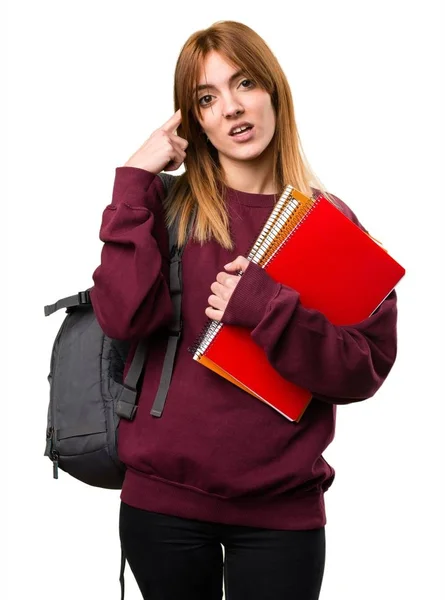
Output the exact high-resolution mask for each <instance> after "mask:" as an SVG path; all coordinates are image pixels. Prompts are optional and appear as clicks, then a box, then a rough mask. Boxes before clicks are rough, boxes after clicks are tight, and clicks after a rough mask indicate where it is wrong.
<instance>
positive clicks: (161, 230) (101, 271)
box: [90, 167, 173, 340]
mask: <svg viewBox="0 0 445 600" xmlns="http://www.w3.org/2000/svg"><path fill="white" fill-rule="evenodd" d="M163 196H164V188H163V185H162V181H161V180H160V179H159V177H156V175H154V174H152V173H149V172H148V171H145V170H144V169H139V168H136V167H118V168H117V169H116V175H115V181H114V188H113V197H112V202H111V204H109V205H108V206H107V207H106V208H105V210H104V212H103V216H102V224H101V228H100V233H99V237H100V240H101V241H102V242H104V245H103V247H102V251H101V261H100V265H99V266H98V267H97V268H96V270H95V271H94V273H93V282H94V286H93V287H92V289H91V290H90V296H91V302H92V305H93V308H94V312H95V315H96V318H97V320H98V322H99V325H100V326H101V328H102V330H103V331H104V333H105V334H106V335H108V336H109V337H112V338H115V339H122V340H123V339H129V340H131V339H133V340H134V339H140V338H143V337H145V336H148V335H149V334H150V333H152V332H153V331H154V330H156V329H157V328H159V327H162V326H165V325H167V324H168V323H169V322H170V320H171V318H172V315H173V308H172V303H171V300H170V292H169V286H168V264H169V257H168V232H167V228H166V226H165V224H164V218H163V208H162V199H163Z"/></svg>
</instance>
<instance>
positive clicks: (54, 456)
mask: <svg viewBox="0 0 445 600" xmlns="http://www.w3.org/2000/svg"><path fill="white" fill-rule="evenodd" d="M54 436H55V431H54V427H53V426H51V427H48V430H47V432H46V446H45V456H49V457H50V458H51V460H52V461H53V479H59V453H58V452H57V451H56V450H53V447H54Z"/></svg>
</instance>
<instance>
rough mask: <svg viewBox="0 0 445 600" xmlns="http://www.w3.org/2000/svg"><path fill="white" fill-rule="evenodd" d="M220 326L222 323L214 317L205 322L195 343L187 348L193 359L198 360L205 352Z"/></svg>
mask: <svg viewBox="0 0 445 600" xmlns="http://www.w3.org/2000/svg"><path fill="white" fill-rule="evenodd" d="M222 326H223V323H221V322H220V321H215V320H214V319H212V320H210V321H208V322H207V323H206V325H205V326H204V327H203V329H202V331H201V333H200V335H199V336H198V338H197V340H196V342H195V344H193V346H191V347H190V348H189V351H190V352H192V353H193V358H194V359H195V360H199V359H200V358H201V357H202V355H203V354H205V353H206V352H207V350H208V348H209V346H210V344H211V342H212V341H213V340H214V339H215V336H216V334H217V333H218V332H219V331H220V329H221V328H222Z"/></svg>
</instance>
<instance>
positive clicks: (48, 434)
mask: <svg viewBox="0 0 445 600" xmlns="http://www.w3.org/2000/svg"><path fill="white" fill-rule="evenodd" d="M52 436H53V428H52V427H50V428H49V429H48V430H47V432H46V446H45V454H44V455H43V456H51V448H52V445H53V443H52Z"/></svg>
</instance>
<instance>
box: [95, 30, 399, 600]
mask: <svg viewBox="0 0 445 600" xmlns="http://www.w3.org/2000/svg"><path fill="white" fill-rule="evenodd" d="M175 105H176V113H175V114H174V115H173V116H172V117H171V118H170V119H169V121H167V123H165V124H164V125H163V126H162V127H160V128H159V129H157V130H156V131H155V132H154V133H153V134H152V135H151V136H150V137H149V138H148V140H147V141H146V142H145V143H144V144H143V146H142V147H141V148H140V149H139V150H138V151H137V152H135V154H133V156H131V158H130V159H129V160H128V161H127V163H126V164H125V165H124V166H121V167H118V168H117V169H116V179H115V184H114V190H113V198H112V203H111V204H110V205H109V206H107V207H106V209H105V211H104V215H103V221H102V226H101V231H100V239H101V240H102V241H103V242H104V246H103V249H102V256H101V264H100V266H99V267H98V268H97V269H96V270H95V272H94V275H93V279H94V288H93V289H92V293H91V297H92V302H93V306H94V309H95V312H96V315H97V319H98V321H99V323H100V325H101V326H102V328H103V330H104V332H105V333H106V334H107V335H109V336H111V337H114V338H118V339H129V340H133V341H134V342H137V340H139V339H140V338H145V337H147V336H149V338H150V347H149V354H148V359H147V366H146V370H145V374H144V378H143V383H142V386H141V390H140V395H139V401H138V409H137V413H136V417H135V419H134V420H133V421H125V420H122V421H121V423H120V426H119V454H120V458H121V460H122V461H123V462H124V463H125V465H126V466H127V471H126V477H125V482H124V486H123V489H122V494H121V499H122V504H121V514H120V535H121V540H122V545H123V549H124V551H125V553H126V555H127V558H128V561H129V564H130V567H131V569H132V571H133V573H134V575H135V578H136V581H137V583H138V585H139V587H140V589H141V592H142V594H143V597H144V598H147V599H148V598H149V599H150V600H189V599H190V600H216V599H220V598H221V597H222V581H223V574H224V581H225V590H226V596H227V598H228V599H229V600H272V599H273V600H276V599H280V600H315V599H316V598H318V597H319V593H320V588H321V583H322V578H323V571H324V564H325V530H324V526H325V523H326V517H325V507H324V493H325V492H326V490H327V489H328V488H329V487H330V485H331V484H332V482H333V479H334V470H333V468H332V467H331V466H330V465H329V464H328V463H327V462H326V461H325V460H324V458H323V456H322V452H323V451H324V450H325V448H326V447H327V446H328V445H329V443H330V442H331V441H332V439H333V437H334V431H335V413H336V406H337V405H338V404H347V403H350V402H358V401H361V400H364V399H366V398H368V397H370V396H372V395H373V394H374V393H375V392H376V391H377V390H378V389H379V387H380V386H381V385H382V383H383V381H384V379H385V378H386V376H387V375H388V373H389V371H390V369H391V367H392V365H393V363H394V360H395V357H396V318H397V316H396V314H397V313H396V295H395V292H392V293H391V294H390V295H389V296H388V297H387V298H386V300H385V301H384V302H383V303H382V304H381V305H380V307H379V308H378V310H377V311H375V312H374V314H373V315H372V316H371V317H370V318H368V319H366V320H365V321H363V322H361V323H358V324H355V325H354V326H348V327H339V326H334V325H333V324H332V323H330V322H329V321H328V320H327V318H326V317H325V316H324V315H323V314H321V313H320V312H318V311H316V310H310V309H308V308H305V307H303V306H302V305H301V304H300V302H299V295H298V293H297V292H296V291H295V290H293V289H290V288H288V287H286V286H284V285H281V284H280V283H279V282H276V281H274V280H272V279H271V278H270V277H269V276H268V275H267V273H266V272H265V271H264V270H263V269H261V268H260V267H259V266H258V265H256V264H254V263H249V261H248V260H247V259H246V255H247V254H248V251H249V249H250V247H251V245H252V242H253V241H254V240H255V239H256V236H257V235H258V233H259V232H260V230H261V228H262V226H263V225H264V223H265V221H266V220H267V218H268V216H269V214H270V212H271V210H272V208H273V206H274V203H275V201H276V199H277V198H278V197H279V196H280V194H281V192H282V190H283V188H284V186H285V185H286V184H292V185H293V186H295V187H296V188H298V189H299V190H300V191H301V192H302V193H304V194H306V195H311V194H312V193H313V191H314V189H320V190H322V191H323V192H325V193H327V192H326V190H324V189H323V187H322V186H321V185H320V183H319V182H318V181H317V179H316V178H315V177H314V176H313V175H312V174H311V171H310V169H309V167H308V165H307V162H306V161H305V159H304V155H303V152H302V150H301V147H300V143H299V137H298V133H297V129H296V124H295V117H294V110H293V105H292V97H291V92H290V89H289V85H288V83H287V80H286V77H285V76H284V74H283V71H282V69H281V68H280V65H279V64H278V62H277V60H276V58H275V57H274V55H273V54H272V52H271V51H270V49H269V48H268V46H267V45H266V44H265V42H264V41H263V40H262V39H261V38H260V37H259V36H258V35H257V34H256V33H255V32H253V31H252V30H251V29H249V28H248V27H246V26H245V25H242V24H240V23H236V22H231V21H229V22H220V23H216V24H214V25H213V26H212V27H210V28H208V29H206V30H203V31H198V32H197V33H195V34H193V35H192V36H191V37H190V38H189V40H188V41H187V42H186V44H185V45H184V47H183V49H182V51H181V54H180V56H179V59H178V62H177V66H176V73H175ZM182 164H184V165H185V172H184V174H182V175H181V176H179V177H178V178H177V179H176V183H175V188H174V193H173V194H172V198H171V201H169V203H168V206H167V205H165V203H164V195H165V193H164V189H163V185H162V182H161V181H160V179H159V177H156V174H157V173H160V172H161V171H163V170H164V171H174V170H176V169H178V167H180V165H182ZM312 185H316V188H313V187H312ZM330 200H332V201H334V202H335V203H336V204H337V205H338V206H339V207H340V208H341V209H342V210H343V211H344V212H345V214H346V215H347V216H348V217H349V218H350V219H352V220H353V221H354V222H355V223H357V224H359V223H358V221H357V219H356V217H355V216H354V214H353V213H352V212H351V210H350V209H349V208H348V207H347V206H346V205H345V204H344V203H343V202H341V200H339V199H338V198H336V197H335V196H331V197H330ZM194 209H196V219H195V221H194V227H193V229H192V232H191V236H190V238H189V239H188V241H187V243H186V246H185V250H184V253H183V259H182V261H183V262H182V276H183V298H182V318H183V332H182V338H181V340H180V342H179V347H178V351H177V355H176V360H175V366H174V371H173V376H172V381H171V385H170V388H169V392H168V396H167V400H166V404H165V408H164V411H163V413H162V416H161V418H156V417H154V416H152V415H151V414H150V410H151V407H152V404H153V400H154V397H155V395H156V391H157V389H158V385H159V380H160V375H161V370H162V365H163V361H164V356H165V350H166V340H167V334H166V331H167V328H168V325H169V322H170V320H171V317H172V304H171V299H170V294H169V286H168V277H169V248H168V233H167V228H166V222H167V223H169V224H170V223H171V222H172V220H173V219H174V218H176V217H178V218H179V219H180V220H179V243H180V244H184V242H185V240H186V230H187V225H188V223H189V222H190V218H191V214H192V212H193V210H194ZM240 270H241V271H242V272H243V275H242V276H241V277H240V276H239V275H238V272H239V271H240ZM208 318H211V319H216V320H218V321H222V322H223V323H228V324H233V325H240V326H243V327H248V328H249V329H250V330H251V335H252V337H253V339H254V340H255V342H256V343H257V344H259V345H260V346H261V347H262V348H263V349H264V350H265V352H266V354H267V356H268V359H269V361H270V362H271V364H272V365H273V367H274V368H275V369H276V370H277V371H278V372H279V373H281V375H282V376H283V377H285V378H287V379H288V380H290V381H292V382H294V383H295V384H298V385H300V386H302V387H304V388H306V389H308V390H310V391H311V392H312V394H313V399H312V401H311V402H310V404H309V406H308V408H307V409H306V411H305V413H304V415H303V417H302V419H301V420H300V421H299V422H298V423H294V422H290V421H288V420H287V419H285V418H284V417H283V416H282V415H280V414H279V413H278V412H276V411H274V410H273V409H272V408H270V407H269V406H267V405H266V404H264V403H262V402H260V401H258V400H257V399H255V398H254V397H252V396H250V395H249V394H247V393H246V392H244V391H243V390H241V389H239V388H238V387H237V386H235V385H233V384H231V383H230V382H228V381H226V380H225V379H224V378H222V377H220V376H218V375H217V374H215V373H213V372H212V371H210V370H208V369H205V368H203V367H202V366H201V365H199V364H198V363H197V362H196V361H194V360H193V359H192V355H191V354H190V352H189V351H188V348H189V347H190V346H192V345H193V344H194V342H195V341H196V338H197V337H198V335H199V333H200V331H201V330H202V328H203V326H204V325H205V324H206V322H207V320H208ZM130 358H131V353H130V356H129V359H130ZM128 362H129V361H128ZM128 362H127V368H128ZM222 546H224V550H225V561H224V563H223V553H222Z"/></svg>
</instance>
